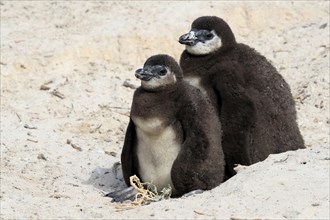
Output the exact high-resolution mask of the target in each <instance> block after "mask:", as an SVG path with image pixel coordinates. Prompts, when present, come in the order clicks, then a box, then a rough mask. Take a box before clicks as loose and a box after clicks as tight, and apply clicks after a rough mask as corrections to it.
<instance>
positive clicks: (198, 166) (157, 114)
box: [108, 55, 225, 201]
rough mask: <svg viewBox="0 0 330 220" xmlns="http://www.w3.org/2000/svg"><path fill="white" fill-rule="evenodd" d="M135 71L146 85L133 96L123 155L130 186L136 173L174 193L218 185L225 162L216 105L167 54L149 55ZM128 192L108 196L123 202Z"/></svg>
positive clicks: (146, 180) (175, 195)
mask: <svg viewBox="0 0 330 220" xmlns="http://www.w3.org/2000/svg"><path fill="white" fill-rule="evenodd" d="M135 75H136V77H137V78H139V79H140V80H141V86H140V87H139V88H138V89H137V90H136V91H135V93H134V96H133V103H132V108H131V113H130V121H129V124H128V127H127V131H126V136H125V141H124V146H123V150H122V154H121V163H122V169H123V176H124V180H125V182H126V184H127V185H130V183H129V178H130V176H132V175H137V176H138V177H139V178H140V179H141V181H143V182H152V183H153V184H155V185H156V186H157V189H158V190H161V189H162V188H164V187H166V186H167V185H170V186H171V187H172V196H174V197H178V196H181V195H183V194H185V193H188V192H190V191H193V190H197V189H201V190H208V189H212V188H214V187H216V186H218V185H219V184H220V183H221V182H223V180H224V169H225V163H224V154H223V151H222V147H221V136H220V135H218V134H219V133H220V132H221V124H220V121H219V118H218V116H217V112H216V110H215V109H214V107H213V105H212V104H211V103H210V102H209V101H208V99H205V96H204V95H203V94H202V93H201V92H200V91H199V89H197V88H195V87H193V86H191V85H189V84H188V83H186V82H184V81H183V78H182V71H181V68H180V67H179V65H178V63H177V62H176V61H175V60H174V59H173V58H172V57H170V56H168V55H155V56H152V57H150V58H149V59H148V60H147V61H146V62H145V64H144V66H143V68H142V69H138V70H137V71H136V73H135ZM126 191H130V189H125V190H124V191H122V190H121V192H120V191H119V193H118V192H115V193H112V194H111V193H110V195H108V196H110V197H113V198H114V199H115V200H114V201H122V200H124V199H123V198H126V197H125V196H123V195H122V194H123V193H124V194H125V193H126Z"/></svg>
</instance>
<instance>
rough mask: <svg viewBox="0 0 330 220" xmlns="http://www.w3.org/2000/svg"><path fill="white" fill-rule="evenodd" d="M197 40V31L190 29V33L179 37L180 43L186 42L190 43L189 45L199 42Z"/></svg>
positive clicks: (186, 43)
mask: <svg viewBox="0 0 330 220" xmlns="http://www.w3.org/2000/svg"><path fill="white" fill-rule="evenodd" d="M196 40H197V37H196V35H195V32H194V31H190V32H189V33H187V34H184V35H182V36H181V37H180V38H179V43H180V44H185V45H188V46H193V45H195V44H196V43H197V42H196Z"/></svg>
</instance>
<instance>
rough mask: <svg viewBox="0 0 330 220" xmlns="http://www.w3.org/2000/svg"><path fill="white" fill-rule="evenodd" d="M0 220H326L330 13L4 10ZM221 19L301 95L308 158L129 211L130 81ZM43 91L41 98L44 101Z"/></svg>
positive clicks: (302, 9) (323, 6)
mask: <svg viewBox="0 0 330 220" xmlns="http://www.w3.org/2000/svg"><path fill="white" fill-rule="evenodd" d="M0 4H1V63H0V67H1V195H0V196H1V219H23V218H29V219H59V218H62V219H123V218H135V219H165V218H170V219H173V218H187V219H206V218H207V219H230V218H232V219H245V218H277V219H278V218H280V219H285V218H287V219H313V218H314V219H329V218H330V214H329V175H330V174H329V169H330V167H329V161H330V156H329V123H330V122H329V51H330V49H329V47H330V44H329V25H330V21H329V1H311V2H308V1H305V2H300V1H296V2H289V1H280V2H273V1H269V2H266V3H263V2H258V1H255V2H234V3H231V2H229V1H225V2H206V1H205V2H202V1H198V2H179V1H176V2H164V1H162V2H156V1H151V2H149V1H134V2H110V1H103V2H92V1H75V2H69V1H68V2H64V1H61V2H55V1H1V3H0ZM201 15H217V16H219V17H222V18H224V19H225V20H226V21H227V22H228V23H229V24H230V26H231V27H232V29H233V31H234V33H235V35H236V38H237V40H238V41H239V42H243V43H246V44H248V45H251V46H253V47H255V48H256V49H257V50H258V51H260V52H261V53H262V54H264V55H265V56H266V57H267V58H268V59H270V60H271V61H272V62H273V64H274V65H275V66H276V67H277V68H278V69H279V70H280V72H281V73H282V75H283V76H284V78H285V79H286V80H287V81H288V83H289V84H290V85H291V89H292V93H293V95H294V97H295V100H296V102H297V111H298V122H299V126H300V128H301V131H302V134H303V136H304V139H305V142H306V145H307V147H308V148H307V149H305V150H299V151H296V152H287V153H283V154H279V155H271V156H270V157H269V158H268V159H266V160H265V161H263V162H260V163H257V164H254V165H252V166H249V167H246V168H245V169H242V170H241V171H240V172H239V174H238V175H236V176H235V177H233V178H232V179H230V180H229V181H227V182H225V183H223V184H221V185H220V186H219V187H217V188H215V189H213V190H211V191H207V192H204V193H202V194H199V195H194V196H191V197H188V198H179V199H171V200H167V201H161V202H157V203H153V204H151V205H148V206H143V207H140V208H136V209H133V210H128V211H120V210H118V209H116V208H115V204H112V203H111V202H110V200H109V199H108V198H104V197H102V195H103V193H104V192H109V191H113V190H116V189H120V188H122V187H124V186H125V184H124V183H123V179H122V174H121V167H120V164H119V163H118V162H119V161H120V152H121V147H122V144H123V138H124V132H125V129H126V126H127V123H128V119H129V118H128V115H129V111H130V105H131V101H132V95H133V92H134V89H131V88H129V87H126V86H123V83H124V82H125V81H126V82H129V83H131V84H139V82H138V81H137V80H136V79H135V77H134V74H133V73H134V70H135V69H136V68H139V67H141V66H142V65H143V62H144V61H145V60H146V58H148V57H149V56H151V55H154V54H158V53H167V54H169V55H172V56H174V57H175V58H176V59H178V58H179V56H180V53H181V52H182V50H183V49H184V48H183V46H181V45H179V44H178V43H177V40H178V37H179V36H180V35H181V34H182V33H185V32H186V31H188V30H189V28H190V24H191V22H192V21H193V20H194V19H195V18H197V17H198V16H201ZM41 86H42V89H40V88H41Z"/></svg>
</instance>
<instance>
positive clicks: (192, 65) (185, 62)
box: [180, 47, 234, 77]
mask: <svg viewBox="0 0 330 220" xmlns="http://www.w3.org/2000/svg"><path fill="white" fill-rule="evenodd" d="M233 49H234V47H227V48H220V49H219V50H217V51H215V52H213V53H210V54H206V55H202V56H196V55H193V54H190V53H189V52H188V51H187V50H185V51H184V52H183V53H182V55H181V60H180V66H181V68H182V70H183V75H184V77H186V76H195V75H196V74H198V73H201V74H204V72H205V70H208V69H210V68H211V67H213V66H214V65H216V64H217V63H218V62H219V59H218V57H221V56H225V55H226V54H227V53H229V52H230V51H232V50H233Z"/></svg>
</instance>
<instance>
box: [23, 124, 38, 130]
mask: <svg viewBox="0 0 330 220" xmlns="http://www.w3.org/2000/svg"><path fill="white" fill-rule="evenodd" d="M24 128H26V129H38V128H37V127H35V126H30V125H28V124H25V125H24Z"/></svg>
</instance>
